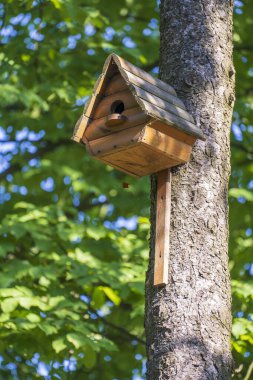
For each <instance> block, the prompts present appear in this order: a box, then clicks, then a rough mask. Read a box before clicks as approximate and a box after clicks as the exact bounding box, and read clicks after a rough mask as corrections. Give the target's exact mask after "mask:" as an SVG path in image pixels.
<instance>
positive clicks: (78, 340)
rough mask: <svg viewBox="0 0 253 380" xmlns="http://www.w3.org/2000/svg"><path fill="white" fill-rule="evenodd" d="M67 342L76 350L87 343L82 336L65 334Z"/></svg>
mask: <svg viewBox="0 0 253 380" xmlns="http://www.w3.org/2000/svg"><path fill="white" fill-rule="evenodd" d="M67 340H68V341H69V342H70V343H72V344H73V346H74V347H75V348H77V349H79V348H81V347H84V346H85V344H86V343H87V339H86V337H85V336H83V335H82V334H80V333H78V334H76V333H70V334H67Z"/></svg>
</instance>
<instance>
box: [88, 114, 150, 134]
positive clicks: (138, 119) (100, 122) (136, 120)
mask: <svg viewBox="0 0 253 380" xmlns="http://www.w3.org/2000/svg"><path fill="white" fill-rule="evenodd" d="M122 115H123V116H126V117H127V121H125V122H124V123H123V124H121V125H118V126H117V127H116V128H107V127H106V126H105V123H106V120H107V117H108V116H105V117H102V118H100V119H96V120H91V122H90V123H89V125H88V127H87V129H86V130H85V136H86V138H87V139H88V140H95V139H98V138H100V137H103V136H106V135H108V134H110V133H116V132H119V131H122V130H124V129H127V128H132V127H135V126H137V125H140V124H144V123H146V122H148V121H149V120H150V118H149V116H147V115H146V114H145V113H144V112H143V111H142V109H141V108H140V107H135V108H130V109H128V110H126V111H124V112H123V113H122Z"/></svg>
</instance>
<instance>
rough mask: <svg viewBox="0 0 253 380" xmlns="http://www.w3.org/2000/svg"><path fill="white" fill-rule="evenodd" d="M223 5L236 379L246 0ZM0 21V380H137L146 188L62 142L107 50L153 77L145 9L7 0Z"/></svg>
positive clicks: (249, 174)
mask: <svg viewBox="0 0 253 380" xmlns="http://www.w3.org/2000/svg"><path fill="white" fill-rule="evenodd" d="M234 10H235V12H234V44H235V54H234V60H235V67H236V72H237V87H236V93H237V101H236V106H235V111H234V120H233V124H232V134H231V140H232V141H231V144H232V175H231V183H230V247H229V254H230V269H231V275H232V287H233V316H234V323H233V336H232V346H233V354H234V358H235V369H236V371H235V374H234V379H244V380H249V379H253V349H252V348H253V322H252V318H253V309H252V300H253V280H252V278H253V277H252V276H253V256H252V246H253V244H252V241H253V237H252V228H253V223H252V219H253V160H252V158H253V55H252V51H253V39H252V33H253V1H252V0H245V1H238V0H236V1H235V9H234ZM0 17H1V21H0V23H1V24H0V26H1V30H0V44H1V50H0V64H1V71H0V78H1V82H0V107H1V111H0V112H1V123H0V154H1V160H0V177H1V185H0V218H1V226H0V260H1V276H0V301H1V314H0V324H1V327H0V337H1V339H0V379H5V380H9V379H14V380H16V379H17V380H21V379H26V380H27V379H35V378H38V377H39V378H44V379H75V380H78V379H82V380H83V379H103V380H113V379H115V380H116V379H118V380H128V379H135V380H138V379H144V378H145V337H144V327H143V312H144V278H145V270H146V268H147V258H148V234H149V222H148V216H149V179H148V178H143V179H140V180H135V179H132V178H130V177H128V176H126V175H123V174H122V173H119V172H116V171H114V170H113V169H111V168H110V167H105V166H103V165H102V164H101V163H99V162H96V161H94V160H91V159H90V158H89V157H88V155H87V154H86V153H85V149H84V148H83V147H82V146H78V145H77V144H76V143H74V142H72V141H71V140H70V137H71V135H72V131H73V127H74V124H75V122H76V121H77V119H78V118H79V116H80V115H81V113H82V109H83V105H84V104H85V102H86V101H87V96H88V95H90V94H91V91H92V87H93V84H94V82H95V80H96V78H97V77H98V75H99V73H100V71H101V68H102V65H103V62H104V60H105V58H106V56H107V55H108V54H109V53H111V52H116V53H117V54H119V55H122V56H123V57H124V58H126V59H127V60H130V61H131V62H133V63H134V64H137V65H139V66H140V67H142V68H144V69H145V70H147V71H150V72H151V73H153V74H154V75H157V74H158V55H159V21H158V19H159V8H158V4H157V3H156V2H155V1H143V0H117V1H108V0H89V1H88V0H75V1H73V0H64V1H63V0H51V1H47V0H34V1H31V0H17V1H14V0H6V1H5V2H4V3H3V2H2V3H0ZM175 38H176V37H175ZM124 182H127V183H128V184H129V187H128V188H123V186H122V184H123V183H124Z"/></svg>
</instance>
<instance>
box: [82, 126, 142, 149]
mask: <svg viewBox="0 0 253 380" xmlns="http://www.w3.org/2000/svg"><path fill="white" fill-rule="evenodd" d="M144 127H145V124H144V125H138V126H136V127H133V128H128V129H125V130H124V131H120V132H118V133H114V134H113V135H111V134H110V135H108V136H104V137H101V138H99V139H96V140H92V141H90V142H89V145H90V149H91V150H92V152H93V154H94V155H95V156H103V155H105V154H108V153H109V154H111V153H112V152H116V151H118V150H121V149H126V147H128V146H129V145H133V144H137V143H138V141H139V138H140V134H141V133H142V130H143V128H144ZM84 143H85V141H84Z"/></svg>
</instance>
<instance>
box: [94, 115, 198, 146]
mask: <svg viewBox="0 0 253 380" xmlns="http://www.w3.org/2000/svg"><path fill="white" fill-rule="evenodd" d="M149 125H150V126H151V127H152V128H154V129H156V130H157V131H160V132H162V133H165V134H166V135H168V136H171V137H174V138H175V139H177V140H178V141H182V142H184V143H185V144H188V145H191V146H192V145H193V144H194V143H195V141H196V139H197V138H196V137H194V136H191V135H188V134H186V133H184V132H182V131H180V130H178V129H175V128H173V127H172V126H169V125H168V124H165V123H163V122H162V121H160V120H155V119H152V120H151V122H150V123H149ZM88 128H89V127H88ZM88 128H87V130H88Z"/></svg>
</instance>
